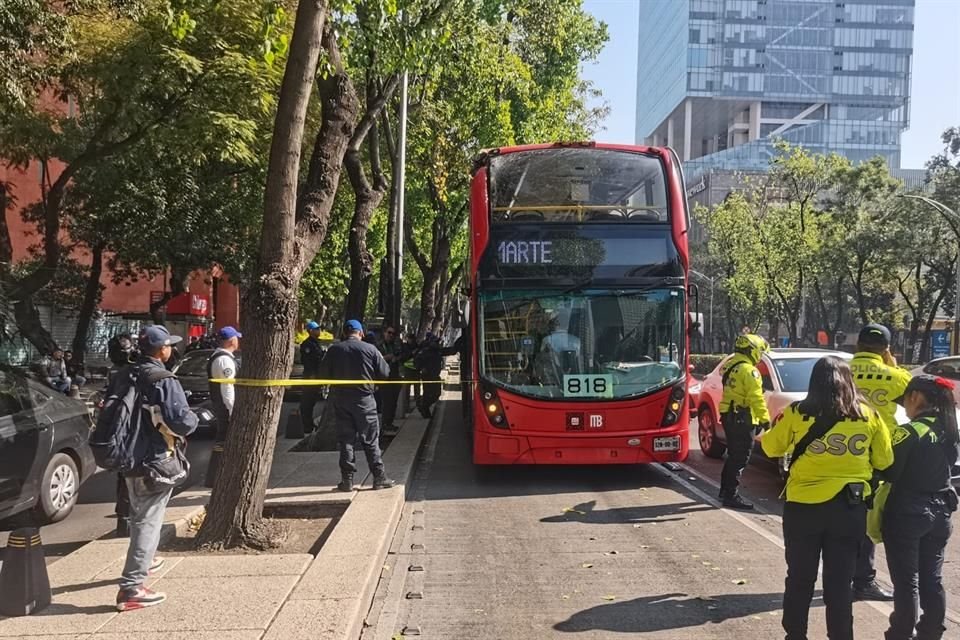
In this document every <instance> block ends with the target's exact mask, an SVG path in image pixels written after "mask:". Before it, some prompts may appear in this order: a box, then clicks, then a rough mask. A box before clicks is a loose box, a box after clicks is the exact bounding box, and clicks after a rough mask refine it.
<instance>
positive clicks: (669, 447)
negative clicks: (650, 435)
mask: <svg viewBox="0 0 960 640" xmlns="http://www.w3.org/2000/svg"><path fill="white" fill-rule="evenodd" d="M653 451H654V453H656V452H657V451H680V436H668V437H666V438H654V439H653Z"/></svg>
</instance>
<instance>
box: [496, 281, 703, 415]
mask: <svg viewBox="0 0 960 640" xmlns="http://www.w3.org/2000/svg"><path fill="white" fill-rule="evenodd" d="M683 313H684V299H683V289H680V288H676V289H672V288H670V289H668V288H664V289H647V290H629V289H627V290H622V289H618V290H614V289H587V290H583V291H578V292H576V293H567V292H563V291H550V290H504V291H496V292H491V293H483V294H481V298H480V317H481V323H482V326H481V333H480V336H479V338H480V345H481V350H482V359H481V367H482V375H483V376H484V377H485V378H486V379H488V380H490V381H492V382H494V383H497V384H499V385H502V386H503V387H505V388H507V389H509V390H511V391H515V392H517V393H520V394H523V395H526V396H529V397H535V398H558V399H559V398H566V399H588V398H592V399H597V398H607V399H610V398H625V397H630V396H636V395H640V394H643V393H646V392H649V391H652V390H653V389H657V388H660V387H662V386H664V385H668V384H670V383H671V382H673V381H675V380H678V379H680V378H681V377H682V376H683V363H684V362H685V356H684V349H685V343H684V322H683Z"/></svg>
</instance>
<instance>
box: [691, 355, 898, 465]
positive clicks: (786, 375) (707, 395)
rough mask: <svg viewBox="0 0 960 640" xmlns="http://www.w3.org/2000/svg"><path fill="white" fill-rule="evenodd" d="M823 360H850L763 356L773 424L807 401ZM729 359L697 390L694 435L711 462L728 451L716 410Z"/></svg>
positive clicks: (760, 367)
mask: <svg viewBox="0 0 960 640" xmlns="http://www.w3.org/2000/svg"><path fill="white" fill-rule="evenodd" d="M824 356H837V357H839V358H843V359H844V360H850V359H852V358H853V356H852V355H851V354H849V353H846V352H844V351H828V350H825V349H772V350H771V351H769V352H767V353H766V354H764V355H763V357H762V358H761V359H760V362H759V364H757V369H758V370H759V371H760V376H761V379H762V381H763V396H764V398H765V399H766V401H767V409H768V410H769V411H770V418H771V419H772V420H776V418H777V416H779V415H780V414H781V413H783V411H784V409H786V408H787V407H788V406H790V403H792V402H796V401H797V400H803V399H804V398H805V397H806V395H807V388H808V386H809V384H810V373H811V372H812V371H813V365H814V364H816V362H817V360H819V359H820V358H823V357H824ZM729 358H730V356H728V357H727V358H724V359H723V360H722V361H721V362H720V364H719V365H717V368H716V369H714V370H713V371H711V372H710V373H709V374H708V375H707V377H706V378H704V380H703V382H702V383H701V386H700V394H699V406H698V408H697V418H698V423H699V425H698V429H697V433H698V435H699V439H700V449H701V450H702V451H703V453H704V455H706V456H708V457H710V458H722V457H723V454H724V453H725V452H726V450H727V442H726V440H727V439H726V435H725V434H724V433H723V425H722V424H721V423H720V412H719V410H718V409H719V407H720V398H721V397H722V396H723V376H722V374H721V371H722V370H723V366H724V365H725V364H726V363H727V360H729ZM904 417H906V416H904Z"/></svg>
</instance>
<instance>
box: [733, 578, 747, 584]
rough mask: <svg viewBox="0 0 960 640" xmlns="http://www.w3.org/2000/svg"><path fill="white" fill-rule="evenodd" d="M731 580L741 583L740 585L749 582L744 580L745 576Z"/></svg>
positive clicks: (734, 582)
mask: <svg viewBox="0 0 960 640" xmlns="http://www.w3.org/2000/svg"><path fill="white" fill-rule="evenodd" d="M730 582H732V583H733V584H739V585H744V584H747V581H746V580H744V579H743V578H738V579H737V580H731V581H730Z"/></svg>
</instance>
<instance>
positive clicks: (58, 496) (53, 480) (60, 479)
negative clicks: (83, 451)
mask: <svg viewBox="0 0 960 640" xmlns="http://www.w3.org/2000/svg"><path fill="white" fill-rule="evenodd" d="M79 491H80V474H79V473H77V464H76V463H75V462H74V461H73V458H71V457H70V456H68V455H67V454H65V453H57V454H54V456H53V457H52V458H50V461H49V462H48V463H47V468H46V470H44V472H43V481H42V482H41V484H40V500H39V501H38V502H37V507H36V509H37V512H38V515H40V517H41V518H43V520H44V521H45V522H47V523H53V522H60V521H61V520H63V519H64V518H66V517H67V516H68V515H70V512H71V511H73V506H74V505H75V504H77V495H78V493H79Z"/></svg>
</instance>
